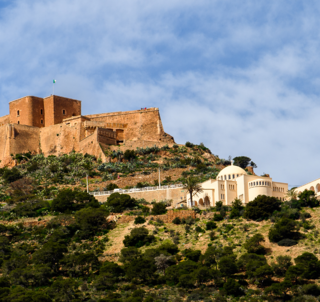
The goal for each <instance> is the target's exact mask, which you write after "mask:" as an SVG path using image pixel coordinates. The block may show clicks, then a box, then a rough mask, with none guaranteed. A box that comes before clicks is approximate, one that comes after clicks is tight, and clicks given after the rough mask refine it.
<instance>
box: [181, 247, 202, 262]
mask: <svg viewBox="0 0 320 302" xmlns="http://www.w3.org/2000/svg"><path fill="white" fill-rule="evenodd" d="M182 253H183V255H184V256H185V257H187V258H188V259H190V260H192V261H194V262H198V261H199V259H200V256H201V251H200V250H192V249H186V250H184V251H183V252H182Z"/></svg>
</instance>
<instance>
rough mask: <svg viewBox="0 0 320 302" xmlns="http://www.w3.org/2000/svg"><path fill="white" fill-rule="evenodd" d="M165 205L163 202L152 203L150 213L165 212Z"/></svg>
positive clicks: (160, 213)
mask: <svg viewBox="0 0 320 302" xmlns="http://www.w3.org/2000/svg"><path fill="white" fill-rule="evenodd" d="M166 208H167V206H166V204H165V203H163V202H157V203H155V204H154V205H153V207H152V210H151V214H152V215H162V214H165V213H166V212H167V209H166Z"/></svg>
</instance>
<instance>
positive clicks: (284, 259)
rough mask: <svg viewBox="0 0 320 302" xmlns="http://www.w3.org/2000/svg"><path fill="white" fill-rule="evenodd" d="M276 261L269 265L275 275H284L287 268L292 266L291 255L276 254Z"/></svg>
mask: <svg viewBox="0 0 320 302" xmlns="http://www.w3.org/2000/svg"><path fill="white" fill-rule="evenodd" d="M276 260H277V263H272V264H271V266H272V268H273V271H274V273H275V275H276V276H279V277H283V276H285V274H286V272H287V270H288V269H289V267H290V266H292V262H291V257H290V256H286V255H285V256H282V255H280V256H278V257H277V258H276Z"/></svg>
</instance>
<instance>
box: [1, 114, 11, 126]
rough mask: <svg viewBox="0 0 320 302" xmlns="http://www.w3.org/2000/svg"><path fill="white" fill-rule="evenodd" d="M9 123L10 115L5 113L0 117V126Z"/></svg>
mask: <svg viewBox="0 0 320 302" xmlns="http://www.w3.org/2000/svg"><path fill="white" fill-rule="evenodd" d="M9 123H10V115H9V114H8V115H5V116H2V117H0V127H1V126H3V125H5V124H9Z"/></svg>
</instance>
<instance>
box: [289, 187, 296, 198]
mask: <svg viewBox="0 0 320 302" xmlns="http://www.w3.org/2000/svg"><path fill="white" fill-rule="evenodd" d="M296 188H297V187H294V188H292V189H290V190H288V192H287V197H288V198H290V200H297V199H298V192H297V191H296Z"/></svg>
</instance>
